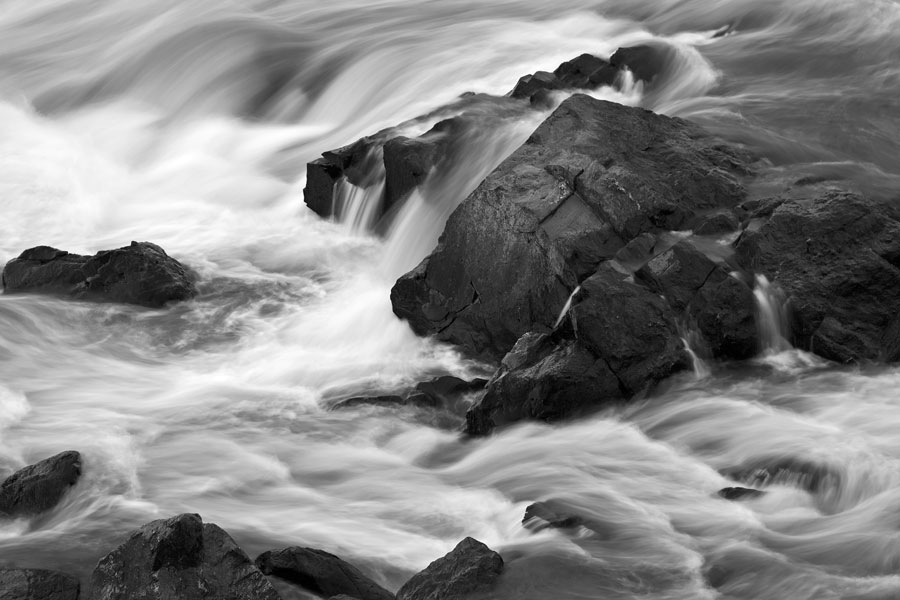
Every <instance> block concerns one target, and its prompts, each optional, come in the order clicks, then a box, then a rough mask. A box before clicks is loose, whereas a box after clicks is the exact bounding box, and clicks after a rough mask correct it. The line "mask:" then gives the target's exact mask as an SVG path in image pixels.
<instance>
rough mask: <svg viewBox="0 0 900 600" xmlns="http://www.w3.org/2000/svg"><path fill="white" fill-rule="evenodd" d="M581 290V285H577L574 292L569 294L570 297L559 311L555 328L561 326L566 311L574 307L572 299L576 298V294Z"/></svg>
mask: <svg viewBox="0 0 900 600" xmlns="http://www.w3.org/2000/svg"><path fill="white" fill-rule="evenodd" d="M580 291H581V286H580V285H577V286H575V289H574V290H572V293H571V294H569V299H568V300H566V303H565V304H564V305H563V307H562V310H561V311H559V316H558V317H556V323H554V324H553V329H556V328H557V327H559V324H560V323H562V320H563V319H564V318H565V317H566V313H568V312H569V309H570V308H572V301H573V300H574V299H575V294H577V293H578V292H580Z"/></svg>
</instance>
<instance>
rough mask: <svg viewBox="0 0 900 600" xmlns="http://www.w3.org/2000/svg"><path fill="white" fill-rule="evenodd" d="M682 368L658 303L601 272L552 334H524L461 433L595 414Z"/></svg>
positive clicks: (677, 343) (618, 276) (679, 349)
mask: <svg viewBox="0 0 900 600" xmlns="http://www.w3.org/2000/svg"><path fill="white" fill-rule="evenodd" d="M689 366H690V358H689V357H688V355H687V353H686V352H685V350H684V344H683V342H682V341H681V338H680V337H679V335H678V330H677V327H676V326H675V322H674V320H673V318H672V312H671V309H670V308H669V307H668V306H667V305H666V303H665V301H663V300H662V299H661V298H659V297H658V296H656V295H655V294H652V293H651V292H649V291H648V290H647V289H646V288H644V287H642V286H639V285H636V284H633V283H630V282H629V281H627V280H626V277H625V275H623V274H622V273H619V272H617V271H615V270H613V269H612V268H611V267H609V266H607V265H604V266H602V267H601V268H600V269H598V271H597V273H595V274H594V275H592V276H591V277H590V278H588V279H587V280H585V281H584V283H582V285H581V291H580V292H579V294H577V295H576V297H575V298H574V300H573V305H572V307H571V308H570V310H569V312H568V313H567V315H566V320H565V321H564V322H563V323H561V324H560V326H559V327H558V328H557V329H556V330H555V331H554V332H553V333H552V334H549V335H548V334H542V333H536V332H531V333H528V334H526V335H524V336H522V338H520V339H519V341H518V342H517V343H516V345H515V346H514V347H513V349H512V350H511V351H510V352H509V354H507V355H506V356H505V357H504V358H503V361H502V363H501V366H500V369H499V370H498V371H497V373H496V374H495V375H494V377H493V378H492V379H491V381H490V382H489V383H488V386H487V390H486V391H485V394H484V397H483V398H482V399H481V402H479V403H478V404H477V405H475V406H473V407H472V408H471V409H470V410H469V412H468V413H467V415H466V432H467V433H469V434H471V435H484V434H487V433H489V432H490V431H491V430H492V429H493V428H494V427H498V426H500V425H504V424H507V423H511V422H514V421H519V420H522V419H530V420H541V421H550V422H552V421H557V420H560V419H564V418H571V417H574V416H578V415H581V414H585V413H588V412H592V411H596V410H598V409H600V408H603V407H604V406H607V405H608V404H609V403H610V402H614V401H619V400H625V399H629V398H631V397H633V396H634V395H636V394H638V393H640V392H643V391H646V390H647V389H649V388H650V387H652V386H653V385H655V384H656V383H657V382H659V381H661V380H662V379H665V378H666V377H669V376H670V375H672V374H674V373H677V372H678V371H681V370H684V369H687V368H689Z"/></svg>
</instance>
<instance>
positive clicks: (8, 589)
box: [0, 568, 80, 600]
mask: <svg viewBox="0 0 900 600" xmlns="http://www.w3.org/2000/svg"><path fill="white" fill-rule="evenodd" d="M79 588H80V584H79V582H78V579H76V578H75V577H72V576H71V575H67V574H65V573H59V572H57V571H48V570H46V569H4V568H0V600H78V593H79Z"/></svg>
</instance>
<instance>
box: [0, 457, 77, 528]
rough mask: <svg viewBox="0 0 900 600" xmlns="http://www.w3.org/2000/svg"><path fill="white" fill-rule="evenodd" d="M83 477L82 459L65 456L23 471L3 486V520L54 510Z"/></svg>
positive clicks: (0, 494) (0, 502) (0, 501)
mask: <svg viewBox="0 0 900 600" xmlns="http://www.w3.org/2000/svg"><path fill="white" fill-rule="evenodd" d="M80 476H81V455H80V454H79V453H78V452H75V451H74V450H68V451H66V452H61V453H59V454H57V455H56V456H52V457H50V458H47V459H45V460H42V461H40V462H38V463H35V464H33V465H30V466H27V467H25V468H24V469H20V470H19V471H16V472H15V473H13V474H12V475H11V476H10V477H8V478H7V479H6V480H5V481H4V482H3V483H2V484H0V516H5V517H25V516H32V515H36V514H38V513H42V512H44V511H47V510H50V509H51V508H53V507H54V506H56V504H57V503H58V502H59V501H60V500H61V499H62V497H63V494H65V493H66V490H68V489H69V488H70V487H71V486H73V485H75V483H76V482H77V481H78V478H79V477H80Z"/></svg>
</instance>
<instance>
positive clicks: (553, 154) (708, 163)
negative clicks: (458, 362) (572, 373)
mask: <svg viewBox="0 0 900 600" xmlns="http://www.w3.org/2000/svg"><path fill="white" fill-rule="evenodd" d="M746 170H747V165H746V162H745V159H744V158H742V157H741V156H739V154H738V153H737V152H735V151H732V150H730V149H728V148H726V147H724V146H722V145H720V144H719V143H717V142H716V141H715V140H713V139H710V138H708V137H707V136H705V135H704V134H703V132H701V131H700V130H699V129H698V128H696V127H695V126H693V125H691V124H689V123H687V122H685V121H682V120H680V119H671V118H668V117H664V116H660V115H656V114H654V113H651V112H649V111H646V110H642V109H637V108H631V107H626V106H622V105H620V104H614V103H611V102H604V101H601V100H595V99H593V98H590V97H588V96H583V95H575V96H572V97H571V98H569V99H568V100H566V101H565V102H563V103H562V104H561V105H560V107H559V108H558V109H557V110H556V111H555V112H554V113H553V114H552V115H551V116H550V117H549V118H548V119H547V120H546V121H545V122H544V123H543V124H542V125H541V126H540V127H539V128H538V129H537V130H536V131H535V132H534V134H533V135H532V136H531V137H530V138H529V139H528V141H527V142H526V143H525V144H524V145H523V146H522V147H521V148H519V149H518V150H517V151H516V152H515V153H513V154H512V155H511V156H510V157H509V158H508V159H506V160H505V161H504V162H503V163H502V164H501V165H500V167H498V168H497V169H496V170H495V171H494V172H493V173H491V174H490V175H489V176H488V177H487V179H485V180H484V182H482V184H481V185H480V186H479V187H478V188H477V189H476V190H475V192H473V193H472V194H471V195H470V196H469V198H468V199H466V200H465V201H464V202H463V203H462V204H461V205H460V206H459V208H457V210H456V211H455V212H454V213H453V214H452V216H451V217H450V219H449V221H448V223H447V226H446V228H445V230H444V233H443V235H442V236H441V239H440V242H439V244H438V247H437V248H436V249H435V250H434V252H433V253H432V254H431V255H430V256H429V257H428V258H426V259H425V260H424V261H423V262H422V263H421V264H420V265H419V266H418V267H416V269H414V270H413V271H411V272H410V273H408V274H407V275H405V276H403V277H402V278H401V279H400V280H399V281H398V282H397V284H396V285H395V287H394V289H393V290H392V291H391V300H392V302H393V306H394V312H395V313H396V314H397V315H398V316H400V317H401V318H404V319H407V320H408V321H409V323H410V325H411V326H412V328H413V330H414V331H416V332H417V333H418V334H420V335H432V334H433V335H437V337H438V338H439V339H442V340H446V341H450V342H452V343H455V344H458V345H460V346H462V347H463V349H464V350H466V351H467V352H468V353H470V354H473V355H477V356H481V357H485V358H491V359H494V360H499V359H500V358H501V357H502V356H503V355H504V354H505V353H506V352H507V351H508V350H509V349H510V348H511V347H512V345H513V344H514V343H515V342H516V340H518V339H519V337H521V336H522V334H524V333H526V332H528V331H537V332H541V331H544V332H546V331H548V330H549V329H550V328H551V327H552V325H553V323H554V322H555V320H556V317H557V315H558V314H559V312H560V310H561V309H562V307H563V305H564V304H565V303H566V300H567V299H568V296H569V294H570V293H571V291H572V290H573V289H574V288H575V286H576V285H577V284H578V282H579V281H580V280H582V279H583V278H585V277H587V276H588V275H590V274H591V273H593V272H594V270H595V269H596V268H597V266H598V264H599V263H600V262H602V261H604V260H607V259H609V258H612V257H613V256H614V255H615V254H616V252H617V251H618V250H619V249H620V248H621V247H623V246H624V245H625V243H626V242H628V241H629V240H631V239H632V238H634V237H637V236H638V235H640V234H642V233H646V232H654V231H661V230H671V229H677V228H679V227H681V226H682V225H684V224H685V223H686V222H687V220H688V219H689V218H691V217H692V216H693V214H694V213H695V212H696V211H698V210H703V209H710V208H714V207H719V206H732V205H735V204H737V203H739V202H740V201H741V200H742V199H743V197H744V190H743V188H742V186H741V185H740V184H739V182H738V179H737V174H738V173H744V172H746Z"/></svg>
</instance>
